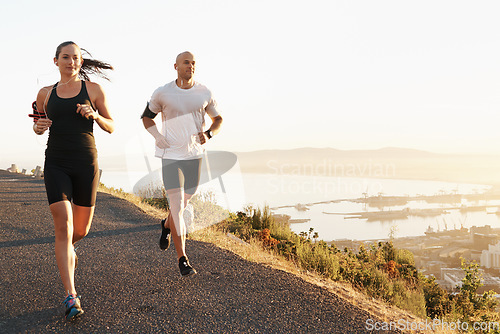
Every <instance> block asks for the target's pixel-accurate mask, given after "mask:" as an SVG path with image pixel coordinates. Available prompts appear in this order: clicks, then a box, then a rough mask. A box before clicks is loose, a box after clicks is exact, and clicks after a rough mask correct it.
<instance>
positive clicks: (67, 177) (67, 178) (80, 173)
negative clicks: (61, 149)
mask: <svg viewBox="0 0 500 334" xmlns="http://www.w3.org/2000/svg"><path fill="white" fill-rule="evenodd" d="M43 175H44V176H43V177H44V181H45V190H46V191H47V199H48V200H49V205H50V204H53V203H56V202H60V201H70V202H71V201H72V202H73V203H74V204H76V205H79V206H86V207H92V206H94V205H95V200H96V196H97V186H98V185H99V166H98V163H97V159H95V160H90V161H85V160H83V161H82V160H66V159H57V158H51V157H46V158H45V167H44V171H43Z"/></svg>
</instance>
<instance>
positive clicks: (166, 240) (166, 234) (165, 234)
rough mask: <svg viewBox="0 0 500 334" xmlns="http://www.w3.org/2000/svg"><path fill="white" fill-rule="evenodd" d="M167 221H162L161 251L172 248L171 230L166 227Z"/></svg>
mask: <svg viewBox="0 0 500 334" xmlns="http://www.w3.org/2000/svg"><path fill="white" fill-rule="evenodd" d="M165 221H166V219H162V221H161V237H160V249H161V250H166V249H167V248H168V246H170V229H169V228H167V227H165Z"/></svg>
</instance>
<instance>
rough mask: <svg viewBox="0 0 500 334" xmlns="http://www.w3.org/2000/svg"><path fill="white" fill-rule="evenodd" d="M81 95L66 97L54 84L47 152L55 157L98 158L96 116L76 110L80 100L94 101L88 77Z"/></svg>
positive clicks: (48, 112)
mask: <svg viewBox="0 0 500 334" xmlns="http://www.w3.org/2000/svg"><path fill="white" fill-rule="evenodd" d="M81 83H82V88H81V89H80V93H78V95H77V96H74V97H70V98H62V97H59V96H58V95H57V90H56V88H57V84H58V83H56V84H55V85H54V88H53V89H52V93H51V94H50V97H49V101H48V102H47V116H48V117H49V119H51V120H52V125H51V126H50V130H49V139H48V141H47V149H46V150H45V156H47V157H51V158H61V159H65V158H70V159H82V160H88V159H95V158H96V157H97V149H96V146H95V140H94V132H93V128H94V120H93V119H86V118H85V117H83V116H82V115H81V114H77V113H76V109H77V106H76V105H77V103H79V104H90V105H92V103H91V101H90V97H89V94H88V93H87V86H86V84H85V81H83V80H82V81H81Z"/></svg>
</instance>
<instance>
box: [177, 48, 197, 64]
mask: <svg viewBox="0 0 500 334" xmlns="http://www.w3.org/2000/svg"><path fill="white" fill-rule="evenodd" d="M184 59H192V60H194V54H192V53H191V52H189V51H184V52H181V53H179V54H178V55H177V58H175V63H176V64H180V63H181V62H182V61H183V60H184Z"/></svg>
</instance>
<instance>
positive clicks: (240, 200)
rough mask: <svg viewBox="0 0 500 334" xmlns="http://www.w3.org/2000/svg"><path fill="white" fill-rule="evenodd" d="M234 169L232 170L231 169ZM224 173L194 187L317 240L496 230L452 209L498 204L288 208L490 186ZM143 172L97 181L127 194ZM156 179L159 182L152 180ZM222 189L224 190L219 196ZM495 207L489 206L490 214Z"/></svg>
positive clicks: (491, 220) (482, 217)
mask: <svg viewBox="0 0 500 334" xmlns="http://www.w3.org/2000/svg"><path fill="white" fill-rule="evenodd" d="M237 167H238V166H237ZM237 169H238V168H236V171H234V170H233V171H229V172H228V173H227V174H226V175H223V177H222V178H221V179H220V180H213V181H211V182H209V183H207V184H203V185H201V186H200V191H212V192H214V193H215V194H216V196H217V199H218V204H220V205H222V206H225V207H229V209H231V210H232V211H237V210H241V209H242V208H244V207H245V206H246V205H249V204H251V205H254V206H263V205H269V206H270V207H271V208H276V207H280V206H290V207H285V208H276V209H274V210H273V212H275V213H277V214H287V215H289V216H291V217H292V219H310V220H309V221H308V222H305V223H296V224H291V228H292V230H293V231H294V232H296V233H300V232H302V231H308V230H309V229H310V228H313V229H314V231H315V232H318V233H319V236H320V239H323V240H326V241H330V240H338V239H355V240H368V239H384V238H387V237H388V236H389V233H391V231H392V232H393V233H394V234H395V236H396V237H405V236H418V235H424V232H425V231H426V230H427V229H428V228H429V227H431V228H433V229H434V230H435V231H437V230H444V229H448V230H449V229H454V228H461V227H471V226H484V225H491V227H493V228H500V219H499V216H498V215H496V214H494V213H487V212H486V211H484V210H483V211H478V212H467V213H463V212H461V211H460V210H456V209H454V208H456V207H457V206H459V205H461V204H464V205H492V206H500V202H498V201H489V202H480V203H469V202H466V201H464V202H463V203H459V204H454V205H450V204H429V203H427V202H423V201H412V202H409V203H408V204H406V205H403V206H394V207H390V208H389V207H386V208H375V207H368V206H367V205H366V204H363V203H354V202H351V201H341V202H338V203H323V204H315V205H309V206H308V208H309V210H307V211H299V210H297V209H296V208H294V207H293V206H294V205H296V204H298V203H301V204H311V203H318V202H324V201H332V200H342V199H355V198H362V197H363V196H365V195H366V196H376V195H379V194H383V195H385V196H417V195H436V194H443V193H446V194H450V193H460V194H472V193H481V192H484V191H485V190H487V189H489V188H490V187H489V186H487V185H480V184H457V183H450V182H440V181H419V180H395V179H365V178H347V177H313V176H295V175H272V174H241V173H239V172H238V171H237ZM142 176H144V173H140V172H137V173H130V172H104V173H103V175H102V182H103V183H104V184H106V185H107V186H113V187H115V188H122V189H123V190H125V191H128V192H132V189H133V185H134V182H137V181H138V180H139V179H140V178H141V177H142ZM157 180H160V178H159V177H158V178H157ZM222 188H224V189H225V190H226V192H225V193H224V192H222V191H221V189H222ZM406 207H409V208H411V209H424V208H444V209H448V212H449V213H448V214H445V215H441V216H438V217H413V216H410V217H408V219H399V220H393V221H372V222H369V221H366V220H365V219H345V218H344V215H329V214H325V213H324V212H330V213H331V212H336V213H350V212H362V211H379V210H401V209H404V208H406ZM494 210H496V208H493V211H494Z"/></svg>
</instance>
